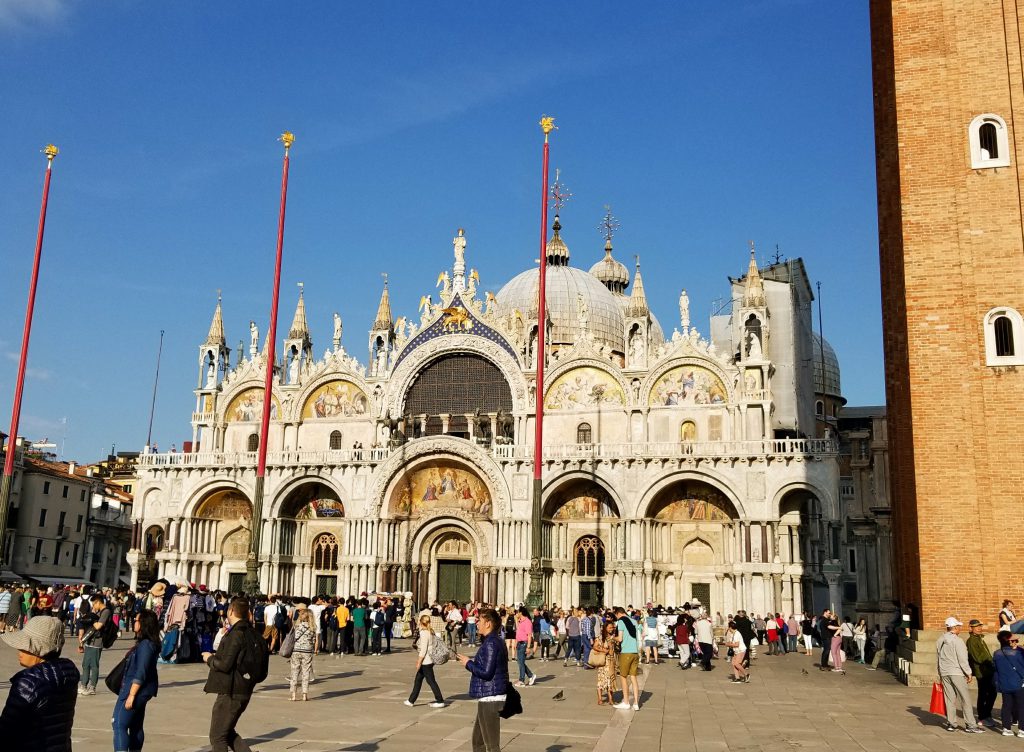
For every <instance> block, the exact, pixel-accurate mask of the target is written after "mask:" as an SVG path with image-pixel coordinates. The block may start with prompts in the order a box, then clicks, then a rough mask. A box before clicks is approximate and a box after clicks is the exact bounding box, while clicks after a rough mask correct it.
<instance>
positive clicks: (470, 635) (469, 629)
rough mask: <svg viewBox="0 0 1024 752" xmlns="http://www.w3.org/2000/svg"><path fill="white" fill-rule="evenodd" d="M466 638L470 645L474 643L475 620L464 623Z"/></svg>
mask: <svg viewBox="0 0 1024 752" xmlns="http://www.w3.org/2000/svg"><path fill="white" fill-rule="evenodd" d="M466 638H467V639H468V640H469V644H470V645H476V622H472V623H471V624H467V625H466Z"/></svg>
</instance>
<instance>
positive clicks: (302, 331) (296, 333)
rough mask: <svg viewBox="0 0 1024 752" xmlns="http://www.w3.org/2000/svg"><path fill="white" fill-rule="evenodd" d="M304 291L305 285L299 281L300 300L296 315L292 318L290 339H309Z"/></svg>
mask: <svg viewBox="0 0 1024 752" xmlns="http://www.w3.org/2000/svg"><path fill="white" fill-rule="evenodd" d="M304 292H305V289H304V285H303V284H302V283H301V282H299V302H298V304H297V305H296V306H295V317H294V318H293V319H292V328H291V329H289V330H288V339H309V325H308V324H307V323H306V300H305V296H304Z"/></svg>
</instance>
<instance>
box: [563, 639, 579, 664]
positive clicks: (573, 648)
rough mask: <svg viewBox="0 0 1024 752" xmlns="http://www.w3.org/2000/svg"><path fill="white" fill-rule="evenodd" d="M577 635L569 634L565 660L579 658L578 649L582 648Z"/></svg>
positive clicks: (577, 659)
mask: <svg viewBox="0 0 1024 752" xmlns="http://www.w3.org/2000/svg"><path fill="white" fill-rule="evenodd" d="M580 639H581V638H580V636H579V635H569V652H568V653H566V654H565V662H568V661H571V660H573V659H575V660H576V661H577V662H578V661H579V660H580V651H581V650H582V648H583V643H581V642H580Z"/></svg>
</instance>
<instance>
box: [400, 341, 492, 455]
mask: <svg viewBox="0 0 1024 752" xmlns="http://www.w3.org/2000/svg"><path fill="white" fill-rule="evenodd" d="M477 411H479V412H480V413H481V414H484V415H487V414H495V413H497V412H498V411H502V412H505V413H509V412H511V411H512V390H511V389H510V388H509V385H508V381H506V379H505V376H504V374H503V373H502V372H501V369H499V368H498V367H497V366H496V365H495V364H494V363H492V362H491V361H489V360H488V359H487V358H484V357H482V356H480V355H476V354H473V353H449V354H445V355H442V356H441V357H439V358H437V359H436V360H434V361H432V362H431V363H429V364H428V365H427V366H426V367H424V368H423V369H422V370H421V371H420V372H419V373H418V374H417V376H416V378H415V380H414V381H413V382H412V385H411V386H410V387H409V389H408V391H407V392H406V394H405V400H404V405H403V408H402V415H403V416H404V417H405V419H406V433H407V434H409V435H410V436H412V437H413V438H417V437H419V436H437V435H439V434H448V435H450V436H459V437H461V438H469V421H470V420H471V417H472V416H473V415H474V414H475V413H476V412H477Z"/></svg>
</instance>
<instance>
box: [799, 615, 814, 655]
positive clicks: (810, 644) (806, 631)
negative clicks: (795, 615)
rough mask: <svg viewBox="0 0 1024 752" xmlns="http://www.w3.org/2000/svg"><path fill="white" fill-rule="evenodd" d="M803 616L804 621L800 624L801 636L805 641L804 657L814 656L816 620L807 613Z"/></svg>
mask: <svg viewBox="0 0 1024 752" xmlns="http://www.w3.org/2000/svg"><path fill="white" fill-rule="evenodd" d="M803 616H804V618H803V621H801V622H800V636H801V637H803V639H804V655H812V654H813V653H814V620H813V619H812V618H811V615H810V614H809V613H807V612H806V611H805V612H804V615H803Z"/></svg>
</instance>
